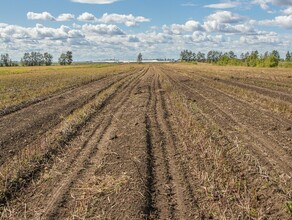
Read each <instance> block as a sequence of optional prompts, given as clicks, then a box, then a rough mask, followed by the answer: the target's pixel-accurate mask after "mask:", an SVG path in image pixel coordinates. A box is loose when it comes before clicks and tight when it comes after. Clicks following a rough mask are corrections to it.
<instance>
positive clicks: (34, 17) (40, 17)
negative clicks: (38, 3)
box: [27, 11, 56, 21]
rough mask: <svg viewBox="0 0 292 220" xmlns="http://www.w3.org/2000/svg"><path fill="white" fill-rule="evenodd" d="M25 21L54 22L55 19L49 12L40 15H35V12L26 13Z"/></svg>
mask: <svg viewBox="0 0 292 220" xmlns="http://www.w3.org/2000/svg"><path fill="white" fill-rule="evenodd" d="M27 19H29V20H48V21H55V20H56V18H55V17H54V16H52V15H51V14H50V13H49V12H46V11H45V12H42V13H35V12H28V13H27Z"/></svg>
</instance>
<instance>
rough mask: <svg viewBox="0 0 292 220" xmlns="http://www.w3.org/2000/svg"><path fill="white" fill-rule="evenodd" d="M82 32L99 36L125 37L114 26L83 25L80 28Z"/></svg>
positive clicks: (122, 32)
mask: <svg viewBox="0 0 292 220" xmlns="http://www.w3.org/2000/svg"><path fill="white" fill-rule="evenodd" d="M82 30H83V31H84V32H87V33H94V34H99V35H111V36H113V35H125V33H124V31H122V30H121V29H120V28H119V27H117V26H116V25H105V24H98V25H92V24H85V25H83V26H82Z"/></svg>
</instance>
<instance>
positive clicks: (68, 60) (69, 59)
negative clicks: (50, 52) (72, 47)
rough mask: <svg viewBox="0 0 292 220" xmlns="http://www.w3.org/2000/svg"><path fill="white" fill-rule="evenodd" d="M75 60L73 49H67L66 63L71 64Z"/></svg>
mask: <svg viewBox="0 0 292 220" xmlns="http://www.w3.org/2000/svg"><path fill="white" fill-rule="evenodd" d="M72 62H73V53H72V51H67V53H66V64H68V65H71V64H72Z"/></svg>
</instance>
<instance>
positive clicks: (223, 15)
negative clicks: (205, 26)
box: [206, 11, 244, 24]
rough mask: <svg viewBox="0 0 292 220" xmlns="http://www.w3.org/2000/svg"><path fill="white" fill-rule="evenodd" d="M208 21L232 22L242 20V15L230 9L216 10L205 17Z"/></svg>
mask: <svg viewBox="0 0 292 220" xmlns="http://www.w3.org/2000/svg"><path fill="white" fill-rule="evenodd" d="M206 19H207V20H208V21H216V22H218V23H224V24H232V23H238V22H240V21H243V20H244V17H242V16H240V15H238V14H235V13H232V12H230V11H218V12H216V13H214V14H211V15H209V16H207V17H206Z"/></svg>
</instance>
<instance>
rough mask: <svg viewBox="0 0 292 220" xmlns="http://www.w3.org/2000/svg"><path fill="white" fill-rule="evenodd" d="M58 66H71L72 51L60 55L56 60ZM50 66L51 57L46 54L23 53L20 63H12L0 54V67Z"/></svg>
mask: <svg viewBox="0 0 292 220" xmlns="http://www.w3.org/2000/svg"><path fill="white" fill-rule="evenodd" d="M58 62H59V64H60V65H71V64H72V63H73V53H72V51H67V52H66V53H62V54H61V55H60V57H59V59H58ZM19 64H20V65H22V66H43V65H45V66H51V65H52V64H53V56H52V55H51V54H49V53H48V52H45V53H43V54H42V53H40V52H30V53H24V55H23V57H22V58H21V60H20V62H17V61H12V59H11V58H10V56H9V54H7V53H6V54H1V56H0V67H4V66H6V67H9V66H18V65H19Z"/></svg>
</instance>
